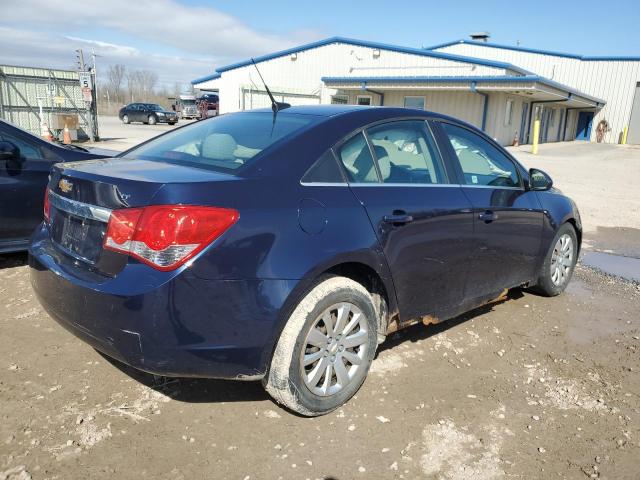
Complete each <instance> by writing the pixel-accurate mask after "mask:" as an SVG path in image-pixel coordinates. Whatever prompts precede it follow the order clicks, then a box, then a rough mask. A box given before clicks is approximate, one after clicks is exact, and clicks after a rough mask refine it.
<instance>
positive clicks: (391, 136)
mask: <svg viewBox="0 0 640 480" xmlns="http://www.w3.org/2000/svg"><path fill="white" fill-rule="evenodd" d="M367 134H368V135H369V138H370V140H371V143H372V144H373V149H374V152H375V156H376V159H377V161H378V167H379V169H380V175H381V176H382V181H383V182H384V183H418V184H434V183H447V180H446V178H445V175H444V168H443V165H442V161H441V159H440V155H439V153H438V150H437V148H436V146H435V142H434V140H433V137H432V136H431V134H430V132H429V131H428V130H427V126H426V123H425V122H424V121H415V120H407V121H399V122H391V123H385V124H382V125H378V126H376V127H372V128H370V129H368V130H367Z"/></svg>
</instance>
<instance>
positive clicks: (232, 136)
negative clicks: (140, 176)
mask: <svg viewBox="0 0 640 480" xmlns="http://www.w3.org/2000/svg"><path fill="white" fill-rule="evenodd" d="M314 121H317V120H316V119H315V117H313V116H310V115H293V114H290V115H287V114H279V115H277V116H276V117H275V118H274V116H273V115H272V114H271V112H268V113H267V112H264V113H262V112H261V113H257V112H252V113H236V114H229V115H222V116H220V117H216V118H212V119H210V120H206V121H204V122H197V123H193V124H191V125H189V126H187V127H184V128H181V129H179V130H175V131H173V132H171V133H169V134H167V135H163V136H161V137H158V138H156V139H155V140H151V141H150V142H149V143H146V144H144V145H141V146H140V147H138V148H135V149H133V150H130V151H129V152H127V154H126V157H127V158H141V159H144V160H154V161H159V162H167V163H173V164H178V165H186V166H191V167H198V168H206V169H209V170H216V171H221V172H229V171H233V170H237V169H238V168H240V167H242V166H244V165H247V164H249V163H250V162H251V161H252V159H253V158H254V157H255V156H256V155H258V154H259V153H260V152H262V151H263V150H265V149H266V148H268V147H270V146H271V145H273V144H274V143H276V142H277V141H278V140H280V139H282V138H284V137H286V136H287V135H291V134H293V133H294V132H296V131H297V130H300V129H302V128H303V127H305V126H307V125H310V124H311V123H312V122H314Z"/></svg>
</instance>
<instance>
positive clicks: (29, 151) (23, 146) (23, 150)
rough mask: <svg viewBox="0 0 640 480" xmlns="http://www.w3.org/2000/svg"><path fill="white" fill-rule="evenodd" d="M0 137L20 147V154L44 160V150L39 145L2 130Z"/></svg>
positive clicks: (32, 158)
mask: <svg viewBox="0 0 640 480" xmlns="http://www.w3.org/2000/svg"><path fill="white" fill-rule="evenodd" d="M0 139H1V140H4V141H7V142H11V143H13V144H14V145H15V146H16V147H18V148H19V149H20V156H21V157H24V158H28V159H30V160H43V159H44V156H43V154H42V150H41V149H40V147H39V146H38V145H36V144H35V143H32V142H30V141H28V140H25V139H23V138H22V137H19V136H17V135H13V134H11V133H9V132H2V134H1V135H0Z"/></svg>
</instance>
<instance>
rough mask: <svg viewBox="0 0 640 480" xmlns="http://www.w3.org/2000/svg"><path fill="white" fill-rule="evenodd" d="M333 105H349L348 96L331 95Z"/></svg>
mask: <svg viewBox="0 0 640 480" xmlns="http://www.w3.org/2000/svg"><path fill="white" fill-rule="evenodd" d="M331 103H332V104H333V105H346V104H347V103H349V95H331Z"/></svg>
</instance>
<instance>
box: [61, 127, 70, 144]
mask: <svg viewBox="0 0 640 480" xmlns="http://www.w3.org/2000/svg"><path fill="white" fill-rule="evenodd" d="M62 143H64V144H65V145H69V144H71V133H69V128H68V127H67V125H66V124H65V125H64V133H63V134H62Z"/></svg>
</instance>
